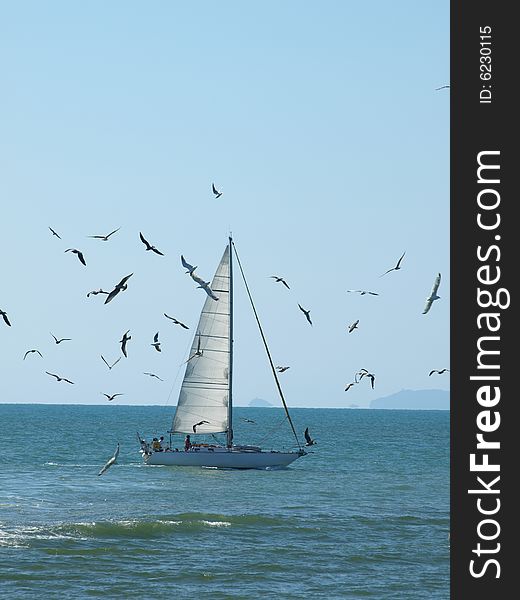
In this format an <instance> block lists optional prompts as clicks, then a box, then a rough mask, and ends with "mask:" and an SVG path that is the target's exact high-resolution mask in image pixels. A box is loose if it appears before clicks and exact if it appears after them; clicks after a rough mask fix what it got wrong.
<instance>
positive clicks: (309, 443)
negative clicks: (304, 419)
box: [303, 427, 316, 446]
mask: <svg viewBox="0 0 520 600" xmlns="http://www.w3.org/2000/svg"><path fill="white" fill-rule="evenodd" d="M303 435H304V436H305V440H306V441H305V445H306V446H313V445H314V444H316V442H315V441H314V440H313V439H312V438H311V436H310V434H309V428H308V427H307V428H306V429H305V431H304V432H303Z"/></svg>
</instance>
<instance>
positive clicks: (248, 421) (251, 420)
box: [242, 418, 256, 423]
mask: <svg viewBox="0 0 520 600" xmlns="http://www.w3.org/2000/svg"><path fill="white" fill-rule="evenodd" d="M242 421H245V422H246V423H256V421H253V419H245V418H242Z"/></svg>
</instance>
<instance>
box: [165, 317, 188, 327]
mask: <svg viewBox="0 0 520 600" xmlns="http://www.w3.org/2000/svg"><path fill="white" fill-rule="evenodd" d="M163 315H164V316H165V317H166V318H167V319H171V320H172V321H173V322H174V323H175V325H180V326H181V327H184V329H189V327H188V326H187V325H184V323H181V322H180V321H177V319H175V318H173V317H170V315H167V314H166V313H163Z"/></svg>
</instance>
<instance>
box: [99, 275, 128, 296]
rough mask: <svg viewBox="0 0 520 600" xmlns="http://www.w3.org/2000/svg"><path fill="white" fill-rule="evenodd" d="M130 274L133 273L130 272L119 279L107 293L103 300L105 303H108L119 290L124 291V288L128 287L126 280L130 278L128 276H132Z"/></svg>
mask: <svg viewBox="0 0 520 600" xmlns="http://www.w3.org/2000/svg"><path fill="white" fill-rule="evenodd" d="M132 275H133V273H130V275H127V276H126V277H123V279H121V281H120V282H119V283H118V284H117V285H116V286H115V287H114V289H113V290H112V291H111V292H110V294H108V296H107V298H106V300H105V304H108V303H109V302H110V301H111V300H113V299H114V298H115V297H116V296H117V295H118V294H119V292H124V291H125V290H126V288H127V287H128V284H127V283H126V282H127V281H128V280H129V279H130V277H132ZM103 293H106V292H103Z"/></svg>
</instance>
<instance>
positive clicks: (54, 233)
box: [49, 227, 61, 240]
mask: <svg viewBox="0 0 520 600" xmlns="http://www.w3.org/2000/svg"><path fill="white" fill-rule="evenodd" d="M49 229H50V230H51V232H52V235H55V236H56V237H57V238H58V239H60V240H61V237H60V236H59V235H58V234H57V233H56V232H55V231H54V229H53V228H52V227H49Z"/></svg>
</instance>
